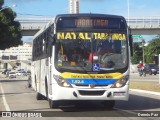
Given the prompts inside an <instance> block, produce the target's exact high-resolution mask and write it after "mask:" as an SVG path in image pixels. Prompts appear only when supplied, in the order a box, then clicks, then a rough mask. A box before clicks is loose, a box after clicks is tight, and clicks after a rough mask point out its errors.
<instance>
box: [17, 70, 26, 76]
mask: <svg viewBox="0 0 160 120" xmlns="http://www.w3.org/2000/svg"><path fill="white" fill-rule="evenodd" d="M16 75H18V76H21V75H24V76H25V75H27V73H26V72H25V71H18V72H16Z"/></svg>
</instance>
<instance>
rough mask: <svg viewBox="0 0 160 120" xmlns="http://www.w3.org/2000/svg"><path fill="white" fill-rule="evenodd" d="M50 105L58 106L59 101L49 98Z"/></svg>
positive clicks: (52, 106)
mask: <svg viewBox="0 0 160 120" xmlns="http://www.w3.org/2000/svg"><path fill="white" fill-rule="evenodd" d="M49 107H50V108H51V109H52V108H58V101H53V100H51V99H49Z"/></svg>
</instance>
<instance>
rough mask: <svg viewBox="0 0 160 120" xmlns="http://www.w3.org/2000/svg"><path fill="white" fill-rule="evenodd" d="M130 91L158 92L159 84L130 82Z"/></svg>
mask: <svg viewBox="0 0 160 120" xmlns="http://www.w3.org/2000/svg"><path fill="white" fill-rule="evenodd" d="M130 88H131V89H140V90H147V91H154V92H160V84H159V83H157V82H136V81H131V82H130Z"/></svg>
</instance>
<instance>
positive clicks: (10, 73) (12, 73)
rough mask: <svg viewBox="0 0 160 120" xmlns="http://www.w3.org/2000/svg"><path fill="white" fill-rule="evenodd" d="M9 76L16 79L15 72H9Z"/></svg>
mask: <svg viewBox="0 0 160 120" xmlns="http://www.w3.org/2000/svg"><path fill="white" fill-rule="evenodd" d="M8 76H9V78H16V73H15V72H9V74H8Z"/></svg>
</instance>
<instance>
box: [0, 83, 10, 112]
mask: <svg viewBox="0 0 160 120" xmlns="http://www.w3.org/2000/svg"><path fill="white" fill-rule="evenodd" d="M0 86H1V91H2V99H3V104H4V106H5V109H6V111H11V110H10V108H9V105H8V103H7V101H6V97H5V94H4V90H3V87H2V85H1V83H0Z"/></svg>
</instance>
